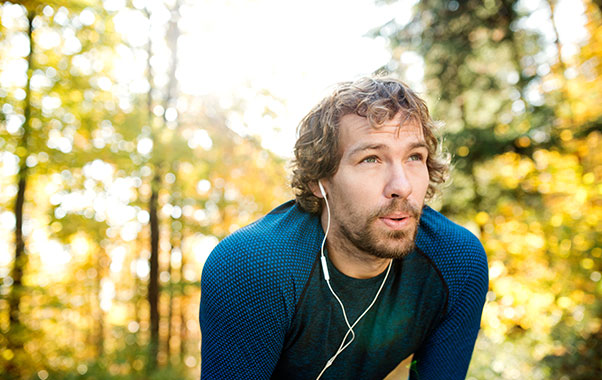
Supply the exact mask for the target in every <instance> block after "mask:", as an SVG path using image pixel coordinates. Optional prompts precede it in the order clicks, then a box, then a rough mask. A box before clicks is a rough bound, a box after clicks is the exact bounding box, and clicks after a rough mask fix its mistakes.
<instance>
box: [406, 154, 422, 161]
mask: <svg viewBox="0 0 602 380" xmlns="http://www.w3.org/2000/svg"><path fill="white" fill-rule="evenodd" d="M423 159H424V156H423V155H422V154H421V153H414V154H412V155H411V156H410V159H409V160H410V161H422V160H423Z"/></svg>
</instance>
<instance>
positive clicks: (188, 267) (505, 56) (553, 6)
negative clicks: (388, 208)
mask: <svg viewBox="0 0 602 380" xmlns="http://www.w3.org/2000/svg"><path fill="white" fill-rule="evenodd" d="M0 21H1V24H0V330H1V332H2V334H1V335H0V377H1V378H2V379H41V380H46V379H168V378H169V379H195V378H198V377H199V373H200V363H201V360H202V358H201V356H200V342H201V336H200V332H199V327H198V305H199V299H200V288H199V281H200V276H201V273H202V267H203V263H204V261H205V259H206V257H207V255H208V254H209V252H210V251H211V249H212V248H213V247H214V246H215V245H216V244H217V242H218V241H219V240H220V239H222V238H223V237H224V236H226V235H227V234H229V233H231V232H232V231H234V230H236V229H238V228H240V227H242V226H244V225H246V224H248V223H250V222H252V221H253V220H255V219H257V218H258V217H260V216H261V215H263V214H264V213H266V212H267V211H269V210H270V209H272V208H273V207H275V206H277V205H278V204H280V203H281V202H283V201H286V200H288V199H290V198H291V197H292V194H291V191H290V190H289V188H288V176H289V174H288V173H289V165H288V163H289V160H290V157H291V154H292V145H293V143H294V138H295V127H296V125H297V123H298V121H299V120H300V119H301V118H302V116H303V115H304V113H305V112H307V111H308V110H309V108H310V107H311V106H313V104H315V103H316V102H317V101H318V100H319V99H320V98H321V97H322V95H324V94H325V93H326V92H327V91H328V88H329V86H330V85H332V84H333V83H335V82H338V81H342V80H350V79H354V78H357V77H358V76H360V75H365V74H370V73H372V72H386V73H390V74H391V75H393V76H396V77H399V78H401V79H403V80H405V81H407V82H408V83H409V84H410V85H411V86H412V87H413V88H415V89H416V90H418V91H419V92H420V94H422V96H423V97H424V98H425V99H426V100H427V103H428V104H429V107H430V109H431V111H432V114H433V116H434V118H435V119H436V120H440V125H441V130H442V135H443V136H444V141H445V147H446V149H447V150H448V151H449V152H451V153H452V154H453V163H454V171H453V176H452V179H451V181H450V183H449V184H448V185H447V188H446V189H445V191H444V193H443V195H442V196H440V197H439V198H438V199H436V200H434V201H433V202H431V205H432V206H433V207H435V208H436V209H439V210H441V211H442V212H444V213H445V214H446V215H447V216H448V217H450V218H451V219H453V220H454V221H456V222H458V223H460V224H462V225H464V226H466V227H467V228H469V229H470V230H471V231H473V232H474V233H475V234H476V235H477V236H478V237H479V238H480V239H481V241H482V242H483V245H484V246H485V249H486V251H487V254H488V257H489V266H490V279H491V283H490V291H489V293H488V295H487V304H486V305H485V309H484V312H483V322H482V330H481V332H480V335H479V338H478V341H477V344H476V348H475V353H474V355H473V360H472V363H471V367H470V370H469V374H468V378H469V379H559V380H568V379H578V380H585V379H588V380H594V379H600V378H602V326H601V323H602V320H601V318H602V297H601V295H602V281H601V277H602V274H601V272H602V261H601V256H602V237H601V232H602V181H601V179H602V132H601V130H602V128H601V126H602V100H601V99H602V79H601V78H600V74H601V73H602V1H600V0H483V1H481V0H479V1H477V0H465V1H454V0H424V1H415V0H414V1H406V0H403V1H402V0H399V1H382V0H381V1H378V0H377V1H376V2H374V1H372V0H370V1H369V0H361V1H359V0H358V1H342V0H332V1H317V0H307V1H303V2H293V1H276V0H245V1H243V0H240V1H234V0H223V1H218V0H201V1H194V0H149V1H143V0H104V1H101V0H96V1H95V0H65V1H58V0H48V1H41V0H30V1H4V0H2V1H0ZM401 359H402V358H400V360H401ZM398 378H401V377H398Z"/></svg>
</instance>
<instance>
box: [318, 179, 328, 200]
mask: <svg viewBox="0 0 602 380" xmlns="http://www.w3.org/2000/svg"><path fill="white" fill-rule="evenodd" d="M318 187H319V188H320V193H322V196H323V197H324V199H326V191H325V190H324V186H322V182H321V181H320V180H318Z"/></svg>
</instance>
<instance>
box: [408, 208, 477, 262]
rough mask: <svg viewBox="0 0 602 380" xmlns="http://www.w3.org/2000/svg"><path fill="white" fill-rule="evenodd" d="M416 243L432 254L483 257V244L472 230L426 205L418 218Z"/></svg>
mask: <svg viewBox="0 0 602 380" xmlns="http://www.w3.org/2000/svg"><path fill="white" fill-rule="evenodd" d="M416 244H417V245H418V247H419V248H421V249H423V250H424V251H427V252H430V253H432V254H445V255H457V254H463V255H465V254H471V255H476V256H480V257H483V258H485V251H484V250H483V245H482V244H481V242H480V241H479V239H478V238H477V237H476V236H475V235H474V234H473V233H472V232H470V231H469V230H468V229H467V228H465V227H463V226H460V225H459V224H456V223H454V222H453V221H451V220H450V219H448V218H447V217H446V216H444V215H443V214H441V213H440V212H438V211H435V210H434V209H432V208H430V207H428V206H426V207H425V208H424V209H423V212H422V217H421V218H420V226H419V229H418V235H417V237H416Z"/></svg>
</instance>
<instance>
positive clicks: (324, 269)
mask: <svg viewBox="0 0 602 380" xmlns="http://www.w3.org/2000/svg"><path fill="white" fill-rule="evenodd" d="M318 187H319V188H320V192H321V193H322V196H323V197H324V201H325V202H326V210H327V222H326V232H325V233H324V240H322V246H321V248H320V261H321V262H322V272H323V273H324V279H325V280H326V284H328V289H330V292H331V293H332V295H333V296H334V298H336V300H337V301H338V303H339V305H340V306H341V311H342V312H343V318H344V319H345V324H346V325H347V328H348V330H347V333H346V334H345V336H344V337H343V341H342V342H341V345H340V346H339V348H338V349H337V352H336V353H335V354H334V355H333V356H332V357H331V358H330V359H328V361H327V362H326V365H325V366H324V368H323V369H322V371H320V374H319V375H318V377H317V378H316V380H319V379H320V378H321V377H322V375H323V374H324V372H325V371H326V369H327V368H328V367H330V366H331V365H332V363H334V361H335V359H336V358H337V357H338V356H339V354H340V353H341V352H343V351H344V350H345V349H346V348H347V347H349V345H350V344H351V342H353V340H354V339H355V331H353V328H354V327H355V325H357V323H358V322H359V321H360V320H361V319H362V318H363V317H364V315H366V313H367V312H368V311H369V310H370V309H371V308H372V306H373V305H374V303H375V302H376V300H377V299H378V296H379V294H380V291H381V290H382V288H383V286H384V285H385V282H387V277H389V272H390V271H391V265H392V263H393V260H391V261H389V265H388V266H387V273H386V274H385V278H384V279H383V282H382V283H381V284H380V287H379V288H378V291H377V292H376V295H375V296H374V299H373V300H372V302H371V303H370V305H369V306H368V307H367V308H366V310H364V312H363V313H362V314H361V315H360V316H359V317H358V318H357V319H356V320H355V322H354V323H353V325H350V324H349V319H348V318H347V313H346V312H345V306H344V305H343V302H342V301H341V299H340V298H339V296H337V294H336V293H335V291H334V290H333V289H332V286H331V285H330V275H329V273H328V266H327V263H326V256H325V255H324V245H325V244H326V238H327V236H328V232H329V231H330V206H329V204H328V199H326V192H325V191H324V187H323V186H322V183H321V182H320V181H318ZM349 333H351V339H350V340H349V342H347V343H345V341H346V340H347V337H348V336H349Z"/></svg>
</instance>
